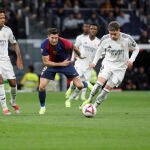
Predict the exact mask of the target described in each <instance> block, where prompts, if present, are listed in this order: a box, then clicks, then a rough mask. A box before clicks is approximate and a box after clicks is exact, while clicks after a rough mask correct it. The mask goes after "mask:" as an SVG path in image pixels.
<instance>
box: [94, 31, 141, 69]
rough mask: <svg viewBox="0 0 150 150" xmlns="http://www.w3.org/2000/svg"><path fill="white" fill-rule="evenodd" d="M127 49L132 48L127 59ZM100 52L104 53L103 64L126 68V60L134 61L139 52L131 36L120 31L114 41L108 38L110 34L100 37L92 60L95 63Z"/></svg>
mask: <svg viewBox="0 0 150 150" xmlns="http://www.w3.org/2000/svg"><path fill="white" fill-rule="evenodd" d="M129 50H133V52H132V55H131V57H130V59H129ZM102 53H105V58H104V60H103V63H102V64H103V65H104V66H105V65H106V66H109V67H110V68H118V69H119V68H120V69H126V68H127V61H128V60H130V61H131V62H134V60H135V58H136V57H137V55H138V53H139V47H138V45H137V44H136V42H135V41H134V40H133V38H132V37H131V36H130V35H128V34H125V33H120V38H119V39H118V40H117V41H114V40H112V39H111V38H110V35H109V34H107V35H104V36H103V37H102V39H101V42H100V45H99V47H98V50H97V53H96V55H95V58H94V60H93V63H94V64H95V65H96V63H97V61H98V60H99V58H100V57H101V55H102Z"/></svg>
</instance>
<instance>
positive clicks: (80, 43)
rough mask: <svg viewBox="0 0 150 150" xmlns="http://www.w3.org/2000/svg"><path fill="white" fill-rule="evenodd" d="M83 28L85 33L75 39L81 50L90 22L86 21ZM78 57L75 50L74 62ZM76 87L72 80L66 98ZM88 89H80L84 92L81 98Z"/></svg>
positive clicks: (82, 97)
mask: <svg viewBox="0 0 150 150" xmlns="http://www.w3.org/2000/svg"><path fill="white" fill-rule="evenodd" d="M82 29H83V33H82V34H80V35H78V36H77V38H76V40H75V46H76V47H77V48H78V49H79V50H81V48H82V41H83V40H84V39H85V38H87V37H88V35H89V29H90V24H89V23H86V22H85V23H84V24H83V27H82ZM76 59H78V57H77V56H76V55H75V53H74V52H73V54H72V58H71V60H72V62H75V61H76ZM77 72H78V70H77ZM78 73H79V72H78ZM79 75H80V73H79ZM74 89H75V86H74V84H73V82H72V81H71V82H70V86H69V88H68V90H67V92H66V94H65V95H66V99H68V98H69V97H70V95H71V93H72V91H73V90H74ZM86 89H87V88H83V89H82V90H81V91H80V92H82V93H81V99H84V97H85V94H86ZM78 97H79V96H77V97H76V98H77V99H78Z"/></svg>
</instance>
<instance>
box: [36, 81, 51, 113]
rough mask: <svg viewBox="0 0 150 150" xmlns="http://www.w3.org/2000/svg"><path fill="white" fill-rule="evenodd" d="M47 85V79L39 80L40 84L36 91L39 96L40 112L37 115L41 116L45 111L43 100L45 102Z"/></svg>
mask: <svg viewBox="0 0 150 150" xmlns="http://www.w3.org/2000/svg"><path fill="white" fill-rule="evenodd" d="M48 83H49V79H46V78H40V84H39V91H38V95H39V101H40V107H41V108H40V111H39V114H40V115H42V114H44V113H45V111H46V107H45V100H46V90H45V88H46V86H47V85H48Z"/></svg>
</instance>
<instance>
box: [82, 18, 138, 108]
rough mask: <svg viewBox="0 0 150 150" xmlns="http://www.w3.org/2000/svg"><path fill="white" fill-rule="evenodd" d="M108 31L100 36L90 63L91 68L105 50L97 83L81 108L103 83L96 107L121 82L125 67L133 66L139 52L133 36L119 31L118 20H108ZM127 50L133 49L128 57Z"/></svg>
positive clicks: (89, 100)
mask: <svg viewBox="0 0 150 150" xmlns="http://www.w3.org/2000/svg"><path fill="white" fill-rule="evenodd" d="M108 31H109V34H107V35H104V36H103V37H102V39H101V43H100V45H99V47H98V50H97V52H96V55H95V58H94V60H93V63H92V64H91V65H90V67H91V68H93V67H94V66H95V65H96V63H97V62H98V59H99V58H100V57H101V55H102V53H103V52H104V51H105V58H104V59H103V61H102V67H101V69H100V72H99V75H98V80H97V83H96V84H95V85H94V86H93V89H92V91H91V93H90V96H89V98H88V100H86V101H84V102H83V103H82V105H81V107H80V108H81V109H82V107H83V106H84V105H85V104H87V103H90V102H91V101H92V98H93V96H94V95H95V94H96V93H97V92H98V91H99V90H100V89H102V87H103V85H104V84H105V86H104V88H103V89H102V90H101V93H100V94H99V95H98V96H97V98H96V101H95V103H94V106H95V107H98V106H99V105H100V104H101V103H102V102H103V101H104V100H105V99H106V98H107V95H108V94H109V92H110V91H111V90H112V89H113V88H114V87H117V86H118V85H119V84H120V83H121V82H122V80H123V78H124V75H125V72H126V69H127V68H131V67H132V66H133V62H134V61H135V59H136V57H137V55H138V53H139V47H138V45H137V44H136V42H135V41H134V40H133V38H132V37H131V36H130V35H128V34H125V33H122V32H120V25H119V23H118V22H116V21H112V22H110V23H109V25H108ZM129 50H133V52H132V55H131V56H130V58H129Z"/></svg>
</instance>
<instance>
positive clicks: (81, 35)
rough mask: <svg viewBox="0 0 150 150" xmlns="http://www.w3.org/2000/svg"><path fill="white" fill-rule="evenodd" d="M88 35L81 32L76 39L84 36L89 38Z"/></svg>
mask: <svg viewBox="0 0 150 150" xmlns="http://www.w3.org/2000/svg"><path fill="white" fill-rule="evenodd" d="M87 37H88V35H85V34H80V35H78V36H77V37H76V39H83V38H87Z"/></svg>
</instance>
